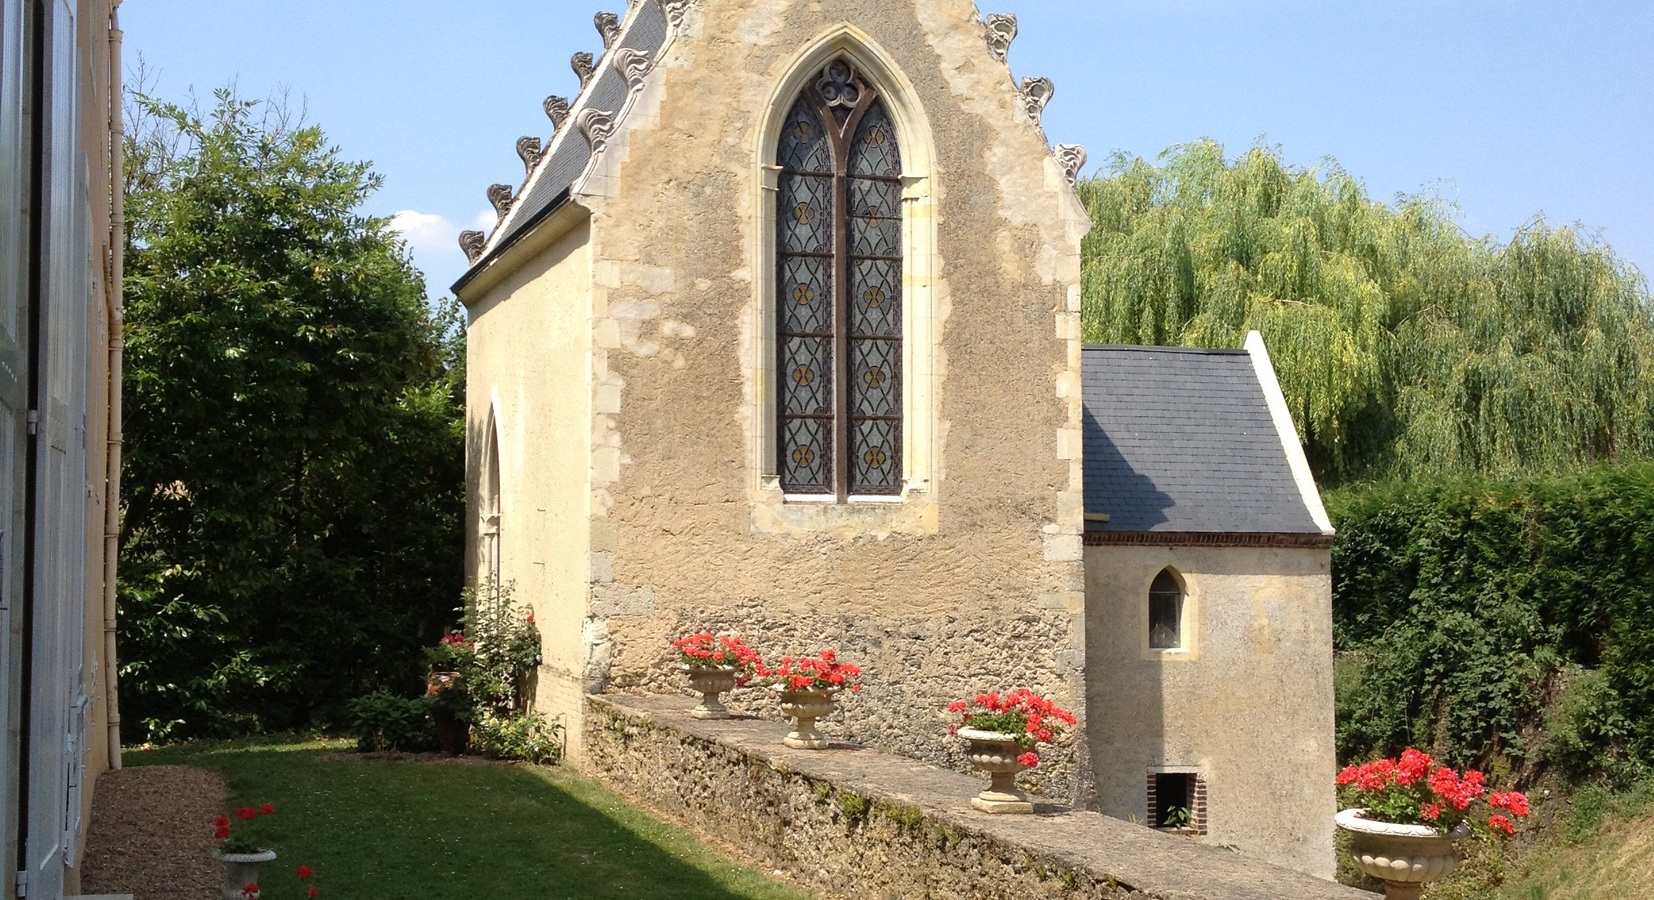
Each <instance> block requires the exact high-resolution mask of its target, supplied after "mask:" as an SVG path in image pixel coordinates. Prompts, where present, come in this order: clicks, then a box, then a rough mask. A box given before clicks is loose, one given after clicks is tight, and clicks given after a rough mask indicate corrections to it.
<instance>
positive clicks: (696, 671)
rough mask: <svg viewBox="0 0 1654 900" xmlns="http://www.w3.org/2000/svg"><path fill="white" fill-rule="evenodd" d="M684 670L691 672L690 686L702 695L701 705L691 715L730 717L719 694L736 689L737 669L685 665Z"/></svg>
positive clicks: (702, 717) (713, 717)
mask: <svg viewBox="0 0 1654 900" xmlns="http://www.w3.org/2000/svg"><path fill="white" fill-rule="evenodd" d="M683 670H684V671H685V672H687V673H688V674H689V686H690V687H692V688H694V689H695V690H696V691H699V692H700V695H701V702H700V705H699V706H696V707H695V709H694V710H693V711H692V712H690V715H692V716H694V717H695V718H697V719H727V718H729V710H727V709H725V708H724V704H723V701H721V700H719V699H718V695H719V694H723V693H726V692H728V691H733V690H735V681H736V676H737V673H736V671H735V669H734V668H733V667H730V666H684V667H683Z"/></svg>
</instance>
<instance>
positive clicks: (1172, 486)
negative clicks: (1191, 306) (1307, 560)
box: [1081, 347, 1320, 534]
mask: <svg viewBox="0 0 1654 900" xmlns="http://www.w3.org/2000/svg"><path fill="white" fill-rule="evenodd" d="M1081 377H1082V380H1083V382H1084V400H1085V424H1084V440H1085V510H1086V513H1087V514H1088V515H1092V514H1098V513H1101V514H1105V515H1107V516H1108V517H1109V520H1108V522H1106V523H1101V522H1096V521H1088V522H1087V523H1086V527H1087V530H1090V531H1106V532H1157V531H1158V532H1227V533H1244V534H1318V533H1320V528H1319V527H1318V526H1317V525H1316V523H1315V520H1314V519H1313V518H1312V516H1311V513H1310V511H1309V509H1308V507H1306V505H1305V502H1304V497H1303V494H1301V493H1300V492H1299V488H1298V484H1297V482H1296V481H1295V480H1294V478H1293V474H1292V468H1291V463H1290V462H1289V460H1288V458H1287V455H1286V449H1285V447H1284V446H1283V445H1282V442H1281V436H1280V433H1279V432H1278V431H1277V430H1276V428H1275V422H1274V419H1273V418H1272V417H1271V416H1270V412H1269V403H1268V400H1267V399H1266V397H1265V394H1264V388H1263V386H1262V385H1261V384H1260V383H1259V380H1258V374H1257V371H1256V369H1254V368H1253V363H1252V357H1251V355H1250V354H1248V353H1247V352H1246V351H1244V350H1188V349H1181V348H1170V347H1086V348H1085V351H1084V363H1083V368H1082V373H1081Z"/></svg>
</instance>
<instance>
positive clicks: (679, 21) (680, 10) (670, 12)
mask: <svg viewBox="0 0 1654 900" xmlns="http://www.w3.org/2000/svg"><path fill="white" fill-rule="evenodd" d="M700 2H701V0H660V8H661V12H664V13H666V21H667V22H670V23H671V25H672V27H673V28H682V27H683V20H684V17H685V16H687V15H689V10H690V9H692V8H694V7H696V6H698V5H700Z"/></svg>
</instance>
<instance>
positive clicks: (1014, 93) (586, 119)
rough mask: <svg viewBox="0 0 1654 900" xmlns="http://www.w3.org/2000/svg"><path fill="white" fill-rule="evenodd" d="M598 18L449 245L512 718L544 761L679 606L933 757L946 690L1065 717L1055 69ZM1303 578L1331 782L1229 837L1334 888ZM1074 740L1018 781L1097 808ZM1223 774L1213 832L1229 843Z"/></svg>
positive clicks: (863, 0)
mask: <svg viewBox="0 0 1654 900" xmlns="http://www.w3.org/2000/svg"><path fill="white" fill-rule="evenodd" d="M597 24H598V31H599V33H600V35H601V37H602V40H603V45H604V49H603V51H602V53H601V54H578V55H577V56H576V57H575V59H574V61H573V67H574V70H575V73H576V75H577V76H578V77H579V79H580V91H579V93H578V95H577V96H576V97H575V98H574V99H573V100H569V99H565V98H562V97H551V98H548V99H547V101H546V112H547V115H548V116H549V117H550V119H551V122H552V125H553V128H554V129H555V132H554V134H553V136H552V138H551V139H550V141H549V142H542V141H541V140H540V139H538V138H524V139H522V140H521V141H519V142H518V151H519V154H520V155H521V156H522V158H523V161H524V164H525V171H526V175H525V180H524V182H523V183H522V185H521V186H520V187H513V186H511V185H495V186H494V187H493V188H490V190H489V196H490V199H491V200H492V201H493V202H494V205H495V207H496V209H497V211H498V213H499V223H498V225H497V227H496V228H495V229H494V230H493V232H492V234H487V235H485V234H481V233H475V232H471V233H467V234H466V235H464V236H462V238H461V244H462V246H464V247H465V249H466V252H467V254H468V255H469V256H470V258H471V260H472V268H471V270H470V271H469V272H468V273H467V274H466V275H465V276H464V277H463V278H462V279H461V281H460V282H459V283H458V284H456V285H455V292H456V294H457V295H458V296H459V297H460V299H461V300H462V301H463V302H464V303H465V305H466V307H467V309H468V310H469V313H470V328H469V372H468V391H469V398H468V410H469V411H468V425H469V444H468V447H469V459H470V465H469V466H468V469H469V473H470V476H469V477H470V490H469V495H470V497H471V500H472V512H473V515H472V516H471V517H470V521H471V522H472V523H473V527H472V535H471V538H472V539H471V541H470V547H471V555H470V565H471V566H472V574H473V577H475V578H476V579H477V580H479V581H481V580H486V579H489V578H496V579H499V580H500V581H501V582H506V583H514V585H515V589H516V594H515V596H516V598H517V599H519V600H524V601H527V602H529V603H531V604H532V606H533V608H534V611H535V616H536V619H537V621H538V623H539V625H540V628H541V631H542V633H543V635H544V658H545V662H544V664H543V665H542V667H541V669H540V671H539V673H538V677H537V684H536V703H537V706H538V708H539V709H541V710H542V711H544V712H547V713H549V714H553V715H559V716H562V718H563V721H564V723H565V725H566V726H567V728H568V737H569V742H570V754H571V757H572V758H573V759H574V760H575V761H576V762H578V761H579V759H580V757H581V752H582V750H581V748H582V743H583V731H584V729H585V728H587V727H588V726H589V723H587V722H586V721H584V719H583V715H584V704H583V698H584V696H585V695H586V694H588V693H595V692H610V691H620V692H637V691H642V692H675V691H681V690H682V689H683V686H682V684H681V675H679V674H677V673H676V672H673V671H671V670H670V668H669V667H668V665H667V662H668V660H669V653H668V651H669V649H670V648H669V647H668V643H667V642H668V641H669V640H670V639H672V638H674V637H677V636H680V635H682V634H684V633H687V632H690V631H693V630H700V629H703V628H704V629H710V630H714V631H727V632H734V633H739V634H741V635H742V636H744V637H745V638H746V639H747V640H748V642H749V643H751V644H753V645H754V646H755V647H757V648H758V649H760V651H761V652H765V653H766V654H767V655H773V656H780V655H783V654H798V653H805V652H813V651H815V650H818V649H820V648H823V647H834V648H836V649H838V651H839V652H840V654H841V656H842V657H844V658H846V659H850V660H853V661H855V662H857V663H859V664H862V665H863V666H864V667H865V668H866V669H867V671H868V672H869V677H868V681H867V689H866V690H865V691H864V692H863V693H862V694H860V695H857V696H855V697H854V698H853V699H850V700H848V701H847V702H845V703H843V704H841V712H840V713H839V714H837V716H836V717H835V719H834V720H833V721H832V722H831V723H829V727H836V728H837V730H838V733H839V734H840V735H843V736H845V737H850V738H854V739H858V740H862V741H865V742H867V743H870V744H875V745H877V746H879V747H881V748H883V749H886V750H890V751H894V752H898V753H902V754H905V755H908V756H912V757H916V758H920V759H926V760H930V761H934V762H937V763H941V764H945V765H954V766H958V765H961V764H962V755H961V754H960V749H959V748H958V747H957V746H954V742H950V741H949V740H947V737H946V734H947V732H946V729H945V726H944V724H943V718H942V709H943V707H944V706H945V705H946V703H947V702H948V701H950V700H954V699H961V698H965V697H969V696H971V695H974V694H975V693H977V692H979V691H983V690H992V689H1002V688H1010V687H1019V686H1021V687H1029V688H1032V689H1034V690H1037V691H1040V692H1042V693H1045V694H1046V695H1048V696H1050V697H1052V698H1053V699H1055V700H1056V701H1057V702H1058V703H1059V704H1060V705H1063V706H1066V707H1068V708H1070V709H1073V710H1075V711H1076V712H1080V713H1082V715H1085V716H1086V719H1087V722H1088V723H1089V722H1091V721H1094V720H1096V719H1097V716H1096V714H1095V712H1094V711H1095V710H1096V709H1098V708H1099V704H1108V703H1110V702H1112V701H1111V699H1110V698H1109V697H1108V696H1107V693H1108V691H1107V687H1106V685H1101V684H1099V683H1098V681H1097V678H1098V673H1099V672H1101V671H1103V670H1102V669H1100V668H1099V667H1098V666H1097V665H1096V660H1095V658H1094V654H1092V653H1088V642H1095V641H1098V640H1101V639H1102V638H1101V636H1100V635H1099V632H1098V627H1099V625H1098V621H1099V619H1098V610H1099V609H1100V608H1101V607H1100V604H1101V601H1100V600H1099V599H1097V598H1091V599H1088V549H1087V540H1088V539H1087V526H1088V509H1087V493H1086V472H1085V465H1086V463H1085V458H1084V457H1085V451H1084V445H1085V443H1086V441H1087V438H1086V437H1085V434H1086V420H1087V418H1088V412H1087V403H1088V400H1087V397H1086V396H1085V393H1086V392H1085V390H1084V388H1083V384H1082V369H1083V365H1082V346H1081V339H1080V241H1081V239H1082V238H1083V237H1084V235H1085V234H1086V232H1087V231H1088V230H1089V228H1090V222H1089V221H1088V219H1087V217H1086V213H1085V210H1084V208H1083V207H1082V205H1081V203H1080V201H1079V199H1078V196H1077V195H1076V193H1075V191H1074V187H1073V182H1074V179H1075V177H1076V176H1077V174H1078V171H1079V169H1080V167H1081V166H1082V165H1083V164H1084V158H1085V154H1084V151H1082V150H1080V148H1078V147H1073V146H1058V147H1056V148H1054V149H1053V147H1052V146H1051V145H1050V144H1049V142H1048V140H1047V138H1046V135H1045V133H1044V131H1043V130H1042V128H1041V125H1040V117H1041V112H1042V110H1043V109H1044V107H1045V104H1046V102H1047V101H1048V100H1049V99H1050V98H1051V96H1052V93H1053V90H1052V85H1051V83H1050V82H1049V81H1046V80H1044V79H1040V78H1025V79H1023V80H1022V81H1021V82H1020V83H1018V82H1016V81H1015V80H1013V78H1012V76H1011V73H1010V71H1009V69H1008V66H1007V54H1008V51H1009V49H1010V45H1011V41H1012V39H1013V38H1014V36H1015V32H1016V23H1015V19H1014V18H1013V17H1010V16H999V15H995V16H988V17H987V18H986V20H984V19H983V18H982V17H981V16H980V15H979V13H978V12H977V10H976V8H975V6H974V4H973V3H971V2H970V0H836V2H832V3H819V2H805V0H633V2H631V3H630V5H629V8H628V10H627V12H626V14H625V15H624V16H616V15H611V14H602V15H599V16H598V18H597ZM1277 392H1278V391H1277ZM1288 424H1289V425H1290V422H1288ZM1272 433H1273V432H1272ZM1291 443H1292V444H1293V447H1294V448H1296V443H1295V441H1293V442H1291ZM1283 452H1284V451H1283ZM1300 456H1301V452H1300ZM1316 504H1317V507H1318V504H1319V501H1318V500H1317V501H1316ZM1092 518H1093V519H1095V514H1093V516H1092ZM1151 540H1152V539H1151ZM1308 552H1311V553H1317V552H1318V553H1320V554H1321V555H1322V556H1325V550H1324V548H1322V549H1319V550H1317V549H1314V548H1313V547H1312V548H1310V549H1309V551H1308ZM1310 568H1311V569H1313V568H1314V565H1313V564H1311V565H1310ZM1322 578H1323V580H1322V582H1321V583H1320V584H1321V586H1322V587H1323V588H1324V587H1325V578H1324V573H1322ZM1315 589H1316V588H1314V586H1313V585H1311V587H1310V588H1309V594H1310V595H1309V596H1308V597H1307V599H1306V600H1305V601H1304V602H1305V604H1306V609H1305V611H1304V612H1303V615H1304V616H1307V617H1308V620H1311V621H1313V622H1318V621H1319V619H1317V618H1316V617H1317V616H1320V617H1325V618H1326V619H1327V622H1328V625H1327V628H1326V630H1325V632H1326V633H1325V634H1324V635H1323V634H1321V633H1320V632H1319V631H1317V628H1318V626H1313V627H1310V628H1308V629H1307V630H1305V631H1304V632H1303V633H1301V634H1296V633H1295V635H1294V639H1295V640H1297V639H1307V640H1308V641H1309V642H1310V643H1309V645H1308V646H1303V647H1295V648H1289V649H1291V650H1292V651H1294V652H1299V651H1301V652H1304V653H1308V654H1310V655H1313V656H1316V657H1317V658H1319V656H1320V655H1324V656H1325V658H1326V666H1325V669H1326V673H1325V674H1326V676H1327V678H1326V680H1327V682H1328V683H1327V690H1326V692H1325V693H1326V695H1327V696H1326V698H1325V699H1326V710H1325V712H1326V715H1325V717H1324V718H1325V722H1324V723H1321V722H1320V720H1319V719H1317V718H1316V716H1317V715H1318V714H1319V711H1318V710H1312V711H1311V713H1310V714H1309V715H1308V717H1307V718H1305V717H1299V718H1298V719H1294V722H1295V723H1296V722H1299V721H1310V722H1313V723H1316V725H1317V726H1318V725H1319V724H1325V726H1326V727H1325V729H1324V730H1325V732H1326V734H1325V735H1324V740H1320V739H1319V738H1316V739H1315V740H1307V741H1304V742H1301V743H1300V744H1299V745H1298V749H1299V750H1302V751H1305V752H1308V753H1309V754H1310V755H1311V757H1313V758H1311V759H1308V760H1305V762H1306V763H1308V764H1309V765H1310V768H1311V770H1312V771H1313V773H1314V774H1313V777H1317V778H1318V777H1320V775H1321V774H1325V784H1326V789H1325V790H1324V791H1323V792H1322V793H1324V794H1325V803H1324V804H1318V803H1316V802H1310V803H1309V804H1308V805H1307V806H1306V805H1305V804H1304V803H1302V802H1300V801H1301V800H1302V798H1301V797H1299V796H1296V795H1293V796H1287V794H1290V793H1291V792H1290V791H1288V792H1286V793H1281V792H1277V794H1278V795H1279V796H1280V798H1281V802H1282V803H1285V804H1288V805H1290V806H1291V809H1290V810H1289V811H1287V814H1286V815H1283V816H1282V817H1281V819H1283V820H1292V819H1295V818H1302V817H1305V816H1306V815H1310V816H1320V815H1321V814H1322V812H1323V811H1322V810H1321V809H1320V808H1319V807H1320V806H1321V805H1324V806H1325V807H1326V810H1325V811H1324V812H1325V828H1324V829H1322V828H1321V827H1320V825H1319V824H1317V823H1313V822H1312V823H1309V824H1308V825H1306V826H1304V827H1303V828H1299V831H1300V832H1304V833H1303V834H1297V833H1295V836H1290V835H1289V836H1288V837H1287V838H1285V845H1287V846H1296V847H1297V849H1296V850H1294V851H1292V852H1285V853H1283V852H1280V851H1279V850H1278V847H1277V844H1278V843H1279V842H1274V843H1272V842H1270V841H1260V842H1258V848H1259V852H1261V853H1263V854H1264V855H1266V856H1268V857H1269V858H1272V859H1274V860H1275V861H1277V862H1281V863H1283V864H1286V865H1291V866H1293V867H1295V868H1300V869H1304V870H1306V871H1313V872H1316V873H1317V874H1330V869H1331V862H1332V857H1331V827H1332V826H1331V801H1332V795H1331V787H1330V785H1331V778H1332V757H1331V712H1330V709H1331V706H1330V665H1331V638H1330V612H1329V610H1328V609H1325V608H1319V609H1318V608H1316V607H1317V604H1319V605H1320V606H1321V607H1325V606H1326V604H1327V598H1326V596H1325V595H1324V591H1323V594H1322V595H1320V596H1316V595H1315V594H1314V591H1315ZM1105 630H1106V629H1105ZM1323 638H1324V641H1323ZM1323 643H1324V646H1322V644H1323ZM1321 674H1323V673H1322V672H1321V671H1320V670H1319V669H1316V670H1314V671H1312V672H1311V675H1312V676H1313V677H1320V675H1321ZM751 693H752V694H753V695H754V696H750V697H748V698H746V702H747V703H748V704H749V706H750V707H751V708H754V709H760V708H762V707H763V706H764V704H765V702H766V701H765V698H764V697H762V696H758V695H756V692H751ZM1292 693H1293V692H1291V691H1289V692H1288V694H1289V695H1290V694H1292ZM1296 693H1297V695H1299V696H1310V695H1313V696H1312V700H1311V701H1310V702H1313V703H1320V702H1321V700H1322V699H1323V698H1322V697H1321V693H1320V692H1319V685H1317V686H1316V689H1315V690H1314V691H1309V692H1307V693H1306V692H1303V691H1298V692H1296ZM738 699H740V698H738ZM1277 699H1278V700H1279V701H1280V702H1283V703H1286V704H1288V705H1291V704H1292V703H1293V702H1294V701H1293V700H1292V698H1291V696H1285V697H1280V698H1277ZM1145 702H1147V701H1145ZM1260 715H1262V716H1264V717H1266V718H1267V717H1268V716H1271V715H1273V713H1272V712H1268V711H1263V712H1260ZM1073 737H1074V740H1073V741H1072V742H1069V743H1067V744H1066V745H1065V748H1064V749H1063V750H1061V751H1059V752H1055V753H1051V754H1048V755H1047V757H1046V762H1045V763H1042V766H1041V768H1040V770H1038V772H1037V773H1031V774H1032V775H1033V777H1032V778H1030V779H1029V780H1030V781H1031V782H1033V783H1036V784H1037V785H1038V787H1039V789H1040V790H1042V791H1043V792H1045V793H1046V794H1048V795H1050V796H1053V797H1056V798H1059V799H1064V800H1068V801H1072V802H1076V803H1079V804H1084V805H1093V806H1095V805H1099V804H1102V803H1103V802H1104V800H1105V799H1106V798H1105V797H1103V796H1100V795H1099V794H1098V791H1097V788H1098V786H1099V785H1102V784H1111V783H1113V781H1110V780H1109V779H1108V778H1104V777H1100V776H1101V775H1104V774H1105V773H1103V772H1101V771H1100V767H1108V766H1111V765H1114V763H1113V762H1111V761H1110V760H1108V759H1104V758H1100V757H1099V756H1098V754H1097V753H1096V752H1094V750H1093V747H1094V746H1095V745H1096V744H1097V735H1096V733H1095V729H1094V728H1092V727H1090V726H1089V724H1088V725H1087V726H1086V727H1082V728H1080V729H1076V733H1075V734H1074V735H1073ZM1132 755H1133V759H1131V761H1130V763H1129V765H1130V766H1131V768H1132V771H1134V772H1136V773H1137V779H1138V780H1139V781H1141V780H1142V778H1143V769H1142V766H1141V764H1140V763H1139V761H1138V760H1137V759H1136V758H1135V757H1136V756H1137V755H1140V754H1139V752H1138V750H1137V749H1134V750H1133V751H1132ZM1322 757H1324V758H1322ZM1179 765H1181V763H1179ZM1323 769H1324V770H1325V772H1324V773H1322V772H1321V770H1323ZM1234 774H1235V776H1236V777H1243V775H1242V773H1241V772H1240V771H1238V770H1236V771H1235V772H1234ZM1306 777H1310V776H1306ZM1115 781H1118V779H1115ZM1168 783H1169V782H1168ZM1218 793H1219V792H1218V788H1217V786H1216V785H1215V784H1214V786H1213V787H1212V810H1211V817H1212V824H1211V825H1210V827H1209V828H1208V837H1209V838H1210V839H1211V840H1213V841H1214V842H1218V843H1236V841H1234V840H1229V839H1228V838H1227V837H1225V836H1224V832H1223V830H1222V829H1221V828H1219V826H1218V824H1217V820H1218V817H1219V804H1218V802H1217V798H1218ZM1247 802H1252V798H1250V797H1249V798H1248V800H1247ZM1311 807H1313V808H1311ZM1104 811H1105V812H1109V811H1110V810H1109V809H1107V808H1105V809H1104ZM1241 812H1243V811H1242V810H1241V809H1240V808H1239V807H1236V808H1235V809H1234V810H1233V813H1236V814H1238V813H1241ZM1116 814H1119V815H1133V814H1134V813H1130V812H1129V811H1128V812H1120V813H1116ZM1223 818H1224V821H1225V822H1226V823H1227V822H1230V821H1234V820H1235V819H1236V818H1238V817H1237V816H1234V815H1231V814H1230V811H1227V810H1226V811H1225V815H1224V816H1223ZM1269 821H1270V823H1271V827H1273V825H1274V823H1275V822H1276V821H1277V819H1276V817H1275V816H1274V815H1273V814H1272V815H1271V816H1270V817H1269ZM1305 828H1307V829H1308V830H1307V831H1305V830H1304V829H1305ZM1323 830H1324V832H1325V834H1324V837H1325V840H1324V842H1323V841H1322V840H1321V837H1322V835H1321V832H1322V831H1323ZM1309 832H1314V834H1310V833H1309ZM1248 840H1250V839H1248ZM1242 843H1245V841H1243V842H1242ZM1323 843H1324V846H1322V845H1323ZM1306 848H1307V849H1306ZM1243 849H1245V847H1244V846H1243ZM1322 856H1324V859H1322V858H1321V857H1322Z"/></svg>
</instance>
